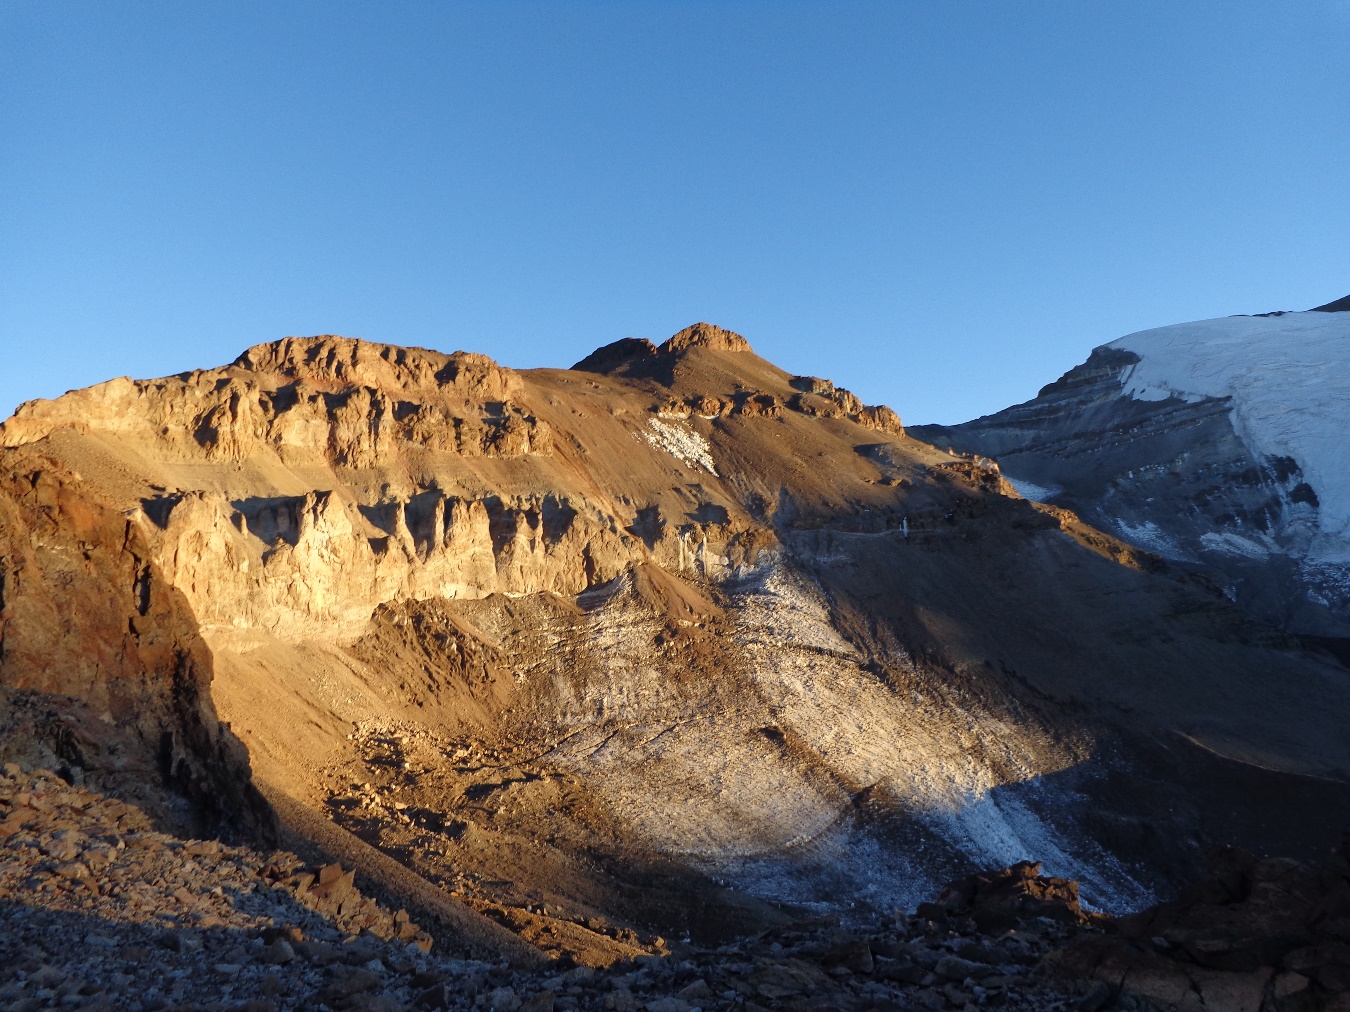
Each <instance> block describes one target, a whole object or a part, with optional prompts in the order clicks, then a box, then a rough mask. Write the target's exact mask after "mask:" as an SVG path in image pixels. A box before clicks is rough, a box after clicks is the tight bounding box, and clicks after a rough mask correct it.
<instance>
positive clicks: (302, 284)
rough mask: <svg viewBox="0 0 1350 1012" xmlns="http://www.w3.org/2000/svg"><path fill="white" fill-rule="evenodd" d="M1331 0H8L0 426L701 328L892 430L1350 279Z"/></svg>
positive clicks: (1335, 7) (1303, 303)
mask: <svg viewBox="0 0 1350 1012" xmlns="http://www.w3.org/2000/svg"><path fill="white" fill-rule="evenodd" d="M1348 52H1350V2H1347V0H1338V2H1314V0H1309V2H1295V3H1289V4H1273V3H1269V2H1266V0H1262V2H1260V3H1245V2H1241V0H1224V2H1214V3H1202V2H1190V3H1188V2H1179V0H1166V2H1157V3H1150V2H1146V0H1128V2H1118V3H1109V2H1092V3H1087V2H1081V0H1073V2H1064V3H1052V2H1023V3H1009V2H1004V0H999V2H994V3H980V2H974V0H961V2H956V0H950V2H949V0H943V2H898V0H897V2H887V3H876V4H870V3H862V4H859V3H846V2H839V0H833V2H829V3H824V2H822V3H788V2H782V0H774V2H763V3H752V2H736V0H719V2H715V3H693V2H687V3H639V2H628V3H564V2H561V0H557V2H549V3H537V4H516V3H509V2H504V0H498V2H492V3H481V4H467V3H451V2H448V0H439V2H411V0H406V2H399V3H385V2H380V3H356V2H340V0H339V2H333V0H325V2H321V3H299V2H294V3H291V2H284V0H266V2H258V3H249V2H245V0H230V2H228V3H183V2H182V0H171V2H165V3H132V2H108V3H53V2H51V0H39V2H30V0H5V2H3V3H0V416H3V415H5V414H8V413H9V411H10V410H11V409H12V408H13V407H14V406H15V405H16V404H17V403H18V402H19V401H21V400H24V399H27V398H29V397H36V396H53V395H56V394H59V393H60V392H62V391H63V390H65V389H67V388H70V387H76V386H83V385H86V384H89V383H94V382H98V381H100V380H103V379H107V378H109V377H112V376H116V375H127V374H129V375H133V376H137V377H146V376H158V375H165V374H168V373H172V372H178V371H181V370H185V369H189V368H194V367H199V366H211V365H218V364H222V363H224V362H227V361H229V360H231V359H233V358H234V357H235V356H236V355H237V354H238V353H239V352H240V351H242V350H243V349H244V348H245V347H247V346H248V345H250V344H255V343H258V342H261V341H268V340H273V339H276V338H279V337H282V336H285V335H288V334H315V333H341V334H348V335H351V336H356V337H364V338H368V339H371V340H377V341H388V342H394V343H399V344H416V345H422V346H427V347H433V348H440V349H442V350H447V351H449V350H454V349H456V348H464V349H469V350H475V351H482V352H486V353H488V354H490V355H492V356H493V357H495V358H497V359H498V360H499V361H501V362H502V363H504V364H507V365H512V366H518V367H528V366H536V365H554V366H567V365H570V364H571V363H572V362H574V361H576V360H577V359H579V358H581V357H582V356H583V355H585V354H586V353H587V352H589V351H590V350H591V349H592V348H594V347H596V346H598V345H600V344H604V343H607V342H609V341H613V340H616V339H618V338H620V337H625V336H641V337H650V338H653V339H655V340H660V339H663V338H665V337H666V336H668V335H669V334H671V333H673V332H674V331H676V330H678V329H680V328H681V327H683V326H685V325H687V324H689V323H692V322H694V321H696V320H709V321H712V322H715V323H718V324H721V325H722V326H725V327H729V328H731V329H734V330H737V331H740V332H741V333H743V334H744V335H745V336H746V337H748V338H749V339H750V341H751V343H752V344H753V345H754V346H755V348H756V350H757V351H759V352H760V353H761V354H762V355H764V356H765V357H767V358H769V359H771V360H773V361H775V362H777V363H778V364H780V365H782V366H783V367H785V368H787V369H791V370H793V371H795V372H804V373H813V374H817V375H824V376H828V377H830V378H832V379H834V380H836V381H837V382H839V383H841V384H843V385H845V386H847V387H849V388H851V389H853V390H854V391H855V392H857V393H858V394H859V395H860V396H862V397H863V398H864V399H865V400H867V401H869V402H885V403H888V404H891V405H892V406H893V407H895V408H896V410H898V411H899V412H900V414H901V415H902V416H903V417H904V418H905V420H906V421H909V422H916V423H917V422H927V421H942V422H955V421H962V420H965V419H967V418H970V417H973V416H975V415H979V414H983V413H986V412H989V411H993V410H996V409H998V408H1001V407H1004V406H1006V405H1008V404H1011V403H1014V402H1017V401H1020V400H1023V399H1025V398H1027V397H1029V396H1031V395H1032V394H1034V393H1035V391H1036V390H1037V389H1038V388H1039V387H1040V386H1041V385H1042V384H1044V383H1046V382H1048V381H1050V380H1052V379H1054V378H1055V377H1056V376H1058V375H1059V374H1060V373H1061V372H1063V371H1064V370H1065V369H1067V368H1068V367H1070V366H1072V365H1073V364H1075V363H1077V362H1079V361H1081V360H1082V359H1083V358H1085V357H1086V355H1087V353H1088V351H1089V350H1090V349H1091V348H1092V347H1093V346H1095V345H1097V344H1101V343H1103V342H1105V341H1109V340H1112V339H1114V338H1116V337H1118V336H1121V335H1123V334H1125V333H1129V332H1131V331H1135V330H1140V329H1143V328H1146V327H1151V326H1158V325H1163V324H1169V323H1175V322H1181V321H1184V320H1192V319H1201V318H1206V317H1212V316H1222V315H1227V314H1230V313H1243V312H1260V311H1264V310H1271V309H1292V308H1307V307H1310V306H1313V305H1317V304H1319V303H1322V302H1326V301H1329V300H1331V299H1334V298H1338V297H1340V296H1343V295H1346V294H1347V293H1350V242H1348V241H1347V239H1348V238H1350V189H1347V182H1348V181H1350V58H1347V55H1346V54H1347V53H1348Z"/></svg>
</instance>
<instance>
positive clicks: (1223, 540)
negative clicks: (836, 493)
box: [913, 300, 1350, 637]
mask: <svg viewBox="0 0 1350 1012" xmlns="http://www.w3.org/2000/svg"><path fill="white" fill-rule="evenodd" d="M1342 301H1344V300H1342ZM1335 305H1338V304H1332V306H1335ZM1348 424H1350V313H1347V312H1336V311H1311V312H1306V313H1277V314H1270V315H1267V316H1256V317H1252V316H1234V317H1226V318H1224V319H1218V320H1203V321H1200V322H1198V323H1188V324H1180V325H1178V326H1174V327H1163V328H1160V329H1157V330H1149V331H1144V332H1142V333H1139V334H1131V335H1130V336H1128V337H1123V338H1121V339H1120V340H1118V341H1114V342H1112V343H1111V344H1108V345H1105V346H1103V347H1101V348H1098V349H1096V350H1095V351H1094V352H1093V353H1092V355H1091V356H1090V357H1089V358H1088V360H1087V361H1086V362H1085V363H1084V364H1083V365H1081V366H1077V367H1076V368H1074V369H1071V370H1070V371H1069V372H1068V373H1066V374H1065V375H1064V376H1063V377H1061V378H1060V379H1059V380H1057V381H1055V382H1054V383H1051V384H1050V385H1049V386H1047V387H1045V389H1043V390H1042V391H1041V392H1040V394H1039V395H1038V396H1037V397H1036V398H1035V399H1034V400H1031V401H1028V402H1026V403H1025V404H1019V405H1017V406H1015V407H1012V408H1008V409H1007V410H1005V411H1001V412H999V413H998V414H994V415H989V416H986V417H984V418H979V419H976V420H975V421H972V422H967V423H966V424H964V425H958V426H950V427H944V426H920V427H918V428H917V429H914V430H913V431H914V434H915V435H917V436H918V437H919V438H923V439H927V440H930V441H932V442H934V443H935V444H937V445H940V446H951V447H953V448H955V449H957V450H961V451H965V452H973V453H980V454H985V455H988V456H991V457H995V458H997V459H998V461H999V462H1000V464H1001V465H1002V469H1003V471H1004V473H1005V474H1007V475H1008V476H1009V477H1010V478H1012V480H1013V481H1014V483H1015V484H1017V485H1018V486H1019V487H1020V488H1021V489H1023V490H1024V491H1025V492H1026V494H1028V495H1029V496H1031V497H1033V498H1037V499H1040V500H1042V501H1045V502H1052V503H1057V504H1060V505H1063V506H1067V507H1068V508H1070V509H1073V510H1075V511H1076V512H1078V513H1079V514H1080V515H1081V516H1083V517H1084V518H1085V519H1088V520H1089V521H1090V522H1091V523H1093V524H1095V525H1097V526H1098V527H1100V528H1101V529H1103V530H1107V531H1110V532H1112V533H1113V534H1115V535H1116V536H1118V537H1120V538H1122V539H1124V540H1125V541H1128V542H1130V543H1131V544H1134V545H1137V546H1139V547H1140V548H1144V549H1146V550H1148V551H1152V552H1156V553H1157V554H1159V555H1162V556H1165V557H1166V558H1168V559H1171V560H1173V561H1175V562H1177V563H1180V564H1182V565H1184V566H1188V567H1192V568H1194V569H1196V570H1200V571H1203V572H1205V573H1208V574H1209V575H1210V576H1211V577H1212V578H1214V579H1215V580H1216V581H1217V582H1218V583H1220V584H1221V585H1222V587H1223V588H1224V591H1225V592H1226V593H1227V594H1228V595H1229V597H1230V598H1231V599H1232V600H1234V601H1236V602H1237V603H1238V604H1239V605H1240V606H1242V607H1243V608H1245V609H1247V610H1249V611H1251V612H1252V613H1254V614H1256V615H1259V616H1261V617H1263V618H1265V619H1267V620H1269V621H1271V622H1273V623H1275V624H1277V625H1278V626H1280V627H1281V628H1284V629H1288V630H1290V631H1293V632H1298V633H1307V634H1314V635H1319V636H1333V637H1345V636H1348V635H1350V478H1347V475H1350V451H1347V450H1346V448H1345V447H1346V444H1345V440H1344V431H1345V429H1346V427H1347V425H1348Z"/></svg>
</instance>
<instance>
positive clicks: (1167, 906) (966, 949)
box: [0, 763, 1350, 1012]
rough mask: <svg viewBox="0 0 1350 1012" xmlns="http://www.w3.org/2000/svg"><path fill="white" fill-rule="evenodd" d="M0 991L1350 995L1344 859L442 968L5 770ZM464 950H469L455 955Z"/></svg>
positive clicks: (110, 810) (778, 1003)
mask: <svg viewBox="0 0 1350 1012" xmlns="http://www.w3.org/2000/svg"><path fill="white" fill-rule="evenodd" d="M0 848H3V849H2V850H0V854H3V860H0V1003H2V1007H4V1008H7V1009H12V1010H30V1009H39V1008H85V1009H137V1010H147V1012H153V1010H163V1009H201V1010H206V1009H220V1010H226V1009H241V1010H242V1009H247V1010H252V1012H267V1010H274V1012H275V1010H277V1009H333V1010H347V1009H368V1010H399V1009H414V1008H424V1009H464V1010H468V1009H483V1010H497V1012H552V1010H571V1009H578V1010H614V1012H630V1010H631V1012H638V1010H646V1012H693V1010H695V1009H701V1010H713V1009H719V1010H720V1009H745V1010H755V1009H839V1010H869V1009H870V1010H884V1009H933V1010H947V1009H960V1010H974V1009H984V1008H989V1009H1020V1010H1040V1012H1055V1010H1059V1012H1097V1010H1102V1009H1122V1010H1134V1012H1151V1010H1160V1012H1161V1010H1192V1009H1194V1010H1197V1012H1198V1010H1203V1009H1221V1010H1225V1012H1245V1010H1250V1012H1344V1010H1346V1009H1350V860H1347V852H1346V851H1345V850H1344V849H1343V850H1342V852H1340V853H1339V854H1338V855H1336V856H1335V858H1334V859H1332V860H1330V861H1327V862H1324V863H1323V864H1321V865H1317V866H1313V865H1308V864H1299V863H1297V862H1292V861H1282V860H1257V859H1256V858H1253V857H1251V856H1250V855H1247V854H1244V853H1242V852H1240V851H1235V850H1231V849H1229V850H1224V851H1221V852H1218V854H1217V855H1216V858H1215V861H1214V873H1213V875H1212V876H1211V877H1210V878H1209V879H1207V880H1205V881H1203V882H1201V883H1200V884H1198V885H1196V886H1194V887H1192V888H1190V889H1188V890H1187V891H1186V892H1185V893H1184V894H1183V895H1182V896H1181V897H1180V898H1179V899H1178V900H1177V901H1176V902H1172V903H1164V904H1161V905H1159V906H1156V907H1152V908H1150V909H1149V910H1146V911H1143V912H1142V913H1139V914H1135V915H1133V916H1130V917H1126V918H1121V919H1113V918H1110V917H1107V916H1105V915H1101V914H1096V913H1092V912H1089V911H1084V910H1083V908H1082V906H1081V904H1080V903H1079V898H1078V889H1077V885H1076V883H1073V882H1069V881H1066V880H1064V879H1056V878H1050V877H1046V876H1044V875H1042V874H1041V866H1040V865H1039V864H1033V863H1029V862H1024V863H1021V864H1018V865H1014V866H1013V867H1011V868H1007V869H1004V870H1002V871H997V872H987V873H982V874H979V875H973V876H970V877H968V878H965V879H962V880H959V881H957V882H953V883H951V884H950V885H949V886H947V887H946V889H944V890H943V892H942V893H941V895H940V896H939V897H938V899H937V900H936V901H934V902H931V903H924V904H922V905H921V906H920V907H919V909H918V911H917V912H916V913H915V914H914V915H913V916H908V917H906V916H904V915H899V916H896V917H890V918H881V919H873V920H871V921H869V922H866V923H858V924H841V922H840V919H839V918H838V916H835V915H832V916H829V917H824V918H819V919H815V920H806V921H796V922H791V923H788V924H785V925H782V926H779V927H776V928H774V929H772V930H770V931H767V932H763V933H761V934H759V935H757V936H754V937H750V938H743V939H739V940H736V941H734V942H731V943H728V944H724V945H720V946H711V945H699V944H695V943H691V942H688V941H685V942H675V943H671V944H670V952H669V954H667V955H661V956H655V955H646V956H639V957H637V958H635V959H631V960H623V961H621V962H618V963H615V964H613V965H611V966H608V967H604V968H594V967H588V966H579V965H576V964H575V963H574V962H572V960H570V959H566V958H564V959H560V960H556V961H554V962H553V963H551V964H550V965H548V966H547V967H545V968H542V969H530V970H522V969H513V968H512V967H511V965H510V964H509V963H507V962H505V961H501V962H485V961H483V960H476V959H463V958H452V957H451V956H449V955H446V954H445V953H443V952H442V951H440V950H434V949H433V945H432V939H431V937H430V936H429V935H428V934H427V933H426V932H424V931H422V930H421V929H420V928H418V926H417V925H416V924H414V923H413V922H412V921H411V920H410V919H409V917H408V915H407V913H406V912H404V911H401V910H400V911H398V912H397V913H393V914H391V913H389V911H388V910H386V909H385V908H383V907H382V906H380V905H379V904H377V903H376V902H374V901H373V900H371V899H369V898H367V897H364V896H362V895H361V893H360V892H359V891H358V890H357V888H356V884H355V876H354V874H353V873H352V872H348V871H344V870H343V869H342V868H341V867H340V866H337V865H329V866H326V867H323V868H320V869H310V868H307V867H305V865H304V863H303V862H302V861H301V859H300V858H298V857H296V856H295V855H293V854H289V853H285V852H275V853H271V854H266V853H262V852H260V851H255V850H252V849H250V848H247V847H232V846H226V845H223V844H221V843H219V842H218V841H214V840H198V841H185V840H180V839H177V838H175V837H172V836H168V835H165V834H163V833H158V832H155V831H154V830H153V829H152V828H151V826H150V823H149V820H148V819H147V818H146V816H145V815H144V814H143V813H142V812H141V811H140V810H139V809H137V808H135V807H134V806H132V805H129V804H127V803H125V802H123V801H120V800H118V799H115V798H112V797H108V796H105V795H101V794H98V793H95V792H92V791H89V790H86V789H84V788H82V787H77V786H71V785H68V784H67V783H66V782H65V781H63V780H62V779H61V778H59V777H58V776H57V775H56V774H54V773H50V772H48V771H45V770H38V771H36V772H32V773H28V772H25V771H24V770H22V769H21V768H20V767H19V766H18V765H16V764H14V763H10V764H8V765H6V766H5V767H4V769H3V773H2V774H0ZM456 955H462V953H457V954H456Z"/></svg>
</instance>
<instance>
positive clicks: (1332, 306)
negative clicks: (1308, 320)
mask: <svg viewBox="0 0 1350 1012" xmlns="http://www.w3.org/2000/svg"><path fill="white" fill-rule="evenodd" d="M1310 312H1313V313H1350V295H1347V296H1345V298H1343V299H1337V300H1336V301H1335V302H1328V303H1327V304H1326V305H1325V306H1314V307H1313V308H1312V309H1311V310H1310Z"/></svg>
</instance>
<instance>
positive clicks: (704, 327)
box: [659, 323, 754, 355]
mask: <svg viewBox="0 0 1350 1012" xmlns="http://www.w3.org/2000/svg"><path fill="white" fill-rule="evenodd" d="M691 348H707V349H708V350H709V351H753V350H754V349H752V348H751V347H750V342H749V341H747V340H746V339H745V338H743V337H741V335H740V334H737V333H735V332H734V331H730V330H723V329H722V328H721V327H718V326H716V325H715V324H712V323H696V324H694V325H693V326H692V327H685V328H684V330H682V331H680V332H679V333H678V334H676V335H675V336H673V337H672V338H670V340H668V341H666V343H665V344H663V345H661V347H660V349H659V350H660V351H662V352H664V353H665V354H667V355H669V354H674V353H677V352H683V351H688V350H689V349H691Z"/></svg>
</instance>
